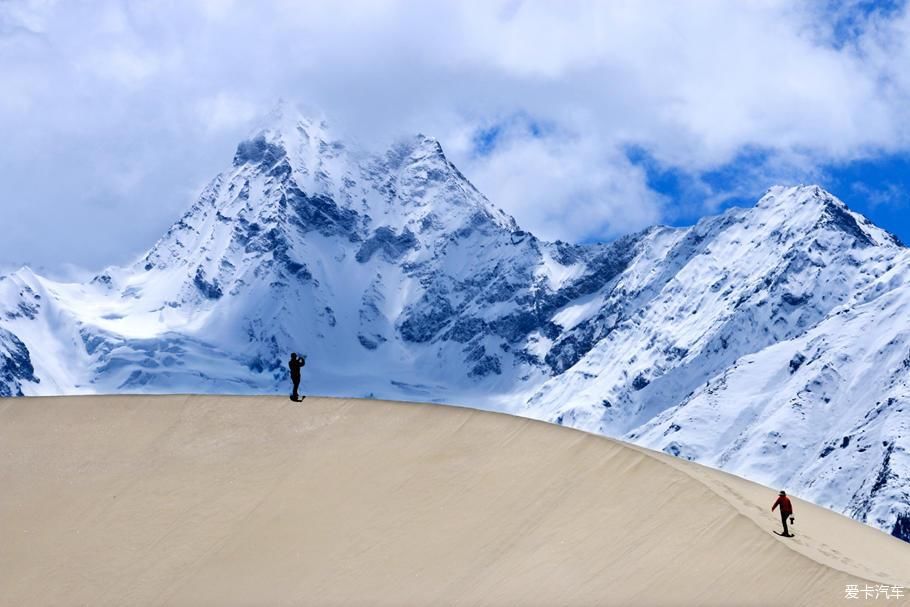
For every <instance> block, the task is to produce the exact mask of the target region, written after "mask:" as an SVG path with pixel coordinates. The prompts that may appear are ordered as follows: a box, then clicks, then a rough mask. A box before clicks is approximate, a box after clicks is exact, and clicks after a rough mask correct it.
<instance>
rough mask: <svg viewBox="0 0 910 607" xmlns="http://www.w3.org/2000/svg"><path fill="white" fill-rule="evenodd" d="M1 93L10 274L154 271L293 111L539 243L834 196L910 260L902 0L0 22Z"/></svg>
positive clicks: (204, 13) (908, 49)
mask: <svg viewBox="0 0 910 607" xmlns="http://www.w3.org/2000/svg"><path fill="white" fill-rule="evenodd" d="M0 90H2V91H3V92H4V93H3V95H0V133H3V136H4V145H2V146H0V179H2V183H3V186H4V189H3V194H2V195H0V216H2V218H3V224H4V227H5V228H6V229H5V230H4V238H2V239H0V269H3V268H7V269H8V268H9V267H13V266H16V265H19V264H23V263H28V264H30V265H33V266H35V267H38V268H42V269H45V270H47V271H49V272H51V273H55V274H57V275H72V276H78V275H80V274H81V273H83V271H84V270H97V269H99V268H101V267H104V266H106V265H109V264H120V263H126V262H128V261H130V260H131V259H132V258H133V257H135V256H138V255H140V254H141V253H142V251H143V250H144V249H145V248H147V247H148V246H150V245H151V244H152V243H153V242H154V241H155V240H156V239H157V238H158V237H159V236H160V235H161V234H162V233H163V232H164V231H165V230H166V229H167V227H168V225H169V224H170V223H172V222H173V221H174V220H175V219H176V218H177V217H178V216H179V215H180V213H181V212H182V211H183V210H184V209H185V208H187V207H188V206H189V205H190V204H191V203H192V201H193V198H194V196H195V195H196V193H198V192H199V190H200V189H201V188H202V187H203V185H204V184H205V183H206V182H207V181H208V180H209V179H211V178H212V177H213V176H214V175H215V174H217V173H218V172H220V171H222V170H224V169H225V168H227V167H228V166H229V165H230V159H231V156H232V154H233V150H234V147H235V146H236V144H237V142H238V141H239V140H240V139H242V138H243V137H245V136H246V135H247V134H248V133H249V132H250V130H251V129H254V128H255V127H256V124H257V121H258V120H259V117H261V116H263V115H264V114H266V113H267V112H268V110H269V109H270V108H271V107H272V106H273V104H274V103H275V101H276V100H277V99H278V98H280V97H283V98H285V99H288V100H293V101H296V102H299V103H301V104H303V105H304V106H305V107H307V108H309V111H310V112H311V113H315V114H321V115H322V116H324V117H325V118H326V119H327V120H328V122H329V123H330V125H331V128H332V130H333V131H334V132H335V133H336V134H337V135H338V136H339V137H342V138H347V137H351V138H354V139H356V140H357V141H359V142H360V143H361V144H363V145H366V146H368V147H373V148H375V149H382V148H383V147H384V146H387V145H388V144H389V143H390V142H391V141H393V140H394V139H395V138H396V137H400V136H404V135H407V134H411V133H416V132H422V133H425V134H428V135H432V136H435V137H436V138H438V139H439V140H440V142H441V143H442V145H443V148H444V149H445V151H446V153H447V154H448V156H449V157H450V158H451V159H452V160H453V162H455V163H456V164H457V165H458V166H459V168H460V169H461V170H462V172H464V173H465V174H466V175H467V176H468V177H469V178H470V179H471V180H472V181H473V182H474V183H475V184H476V185H477V186H478V188H479V189H480V190H481V191H483V192H484V193H485V194H487V196H488V197H489V198H490V199H491V200H492V201H493V202H494V203H496V204H498V205H499V206H501V207H502V208H504V209H505V210H506V211H507V212H509V213H511V214H512V215H513V216H515V218H516V219H517V220H518V221H519V223H520V224H521V225H522V226H523V227H525V228H526V229H529V230H531V231H533V232H535V233H537V234H538V235H540V236H541V237H544V238H549V239H556V238H560V239H562V240H567V241H592V240H608V239H611V238H615V237H616V236H618V235H621V234H624V233H628V232H630V231H633V230H638V229H642V228H644V227H646V226H648V225H651V224H654V223H666V224H673V225H685V224H689V223H692V222H694V221H697V219H698V218H699V217H702V216H704V215H706V214H711V213H716V212H718V211H720V210H722V209H723V208H726V207H727V206H730V205H732V204H737V205H748V204H752V203H754V201H755V200H756V199H757V198H758V197H759V196H760V195H761V194H762V192H764V191H765V190H766V189H767V188H768V187H769V186H771V185H773V184H777V183H784V184H787V183H818V184H821V185H822V186H823V187H825V188H827V189H829V190H830V191H832V192H833V193H834V194H836V195H837V196H839V197H841V198H842V199H843V200H844V201H846V202H847V203H848V204H849V205H850V206H851V207H853V208H854V209H856V210H858V211H860V212H862V213H864V214H866V215H867V216H869V217H870V218H871V219H872V220H873V221H875V222H876V223H878V224H879V225H881V226H883V227H885V228H886V229H889V230H891V231H893V232H895V233H896V234H897V235H898V236H900V237H901V238H902V239H903V240H904V241H906V242H910V220H908V219H907V217H908V213H907V210H908V208H907V207H908V204H910V202H908V197H907V194H906V192H907V191H908V190H907V185H908V183H907V182H908V180H910V177H908V174H910V173H908V170H907V169H908V168H910V156H908V154H910V110H908V108H910V13H908V7H907V3H906V2H898V1H892V0H889V1H880V2H872V1H869V0H807V1H806V2H798V3H794V2H792V1H790V0H786V1H785V0H762V1H757V0H756V1H752V0H743V1H742V2H726V1H722V0H678V1H673V2H669V1H666V0H635V1H631V0H629V1H623V0H617V1H615V2H599V1H594V0H588V1H582V0H567V1H566V2H558V3H557V2H549V1H544V0H540V1H530V0H485V1H480V0H464V1H463V2H442V1H439V2H434V1H418V0H386V1H383V2H374V1H372V0H347V2H346V3H345V10H343V11H341V10H337V8H336V7H334V6H333V5H331V4H330V3H326V2H317V1H315V0H314V1H292V0H263V1H262V2H256V3H253V2H246V1H241V0H185V1H178V0H162V1H160V2H143V1H139V0H132V1H130V0H95V1H93V2H90V3H89V2H63V1H57V0H0ZM8 226H12V228H9V227H8Z"/></svg>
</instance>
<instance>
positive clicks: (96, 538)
mask: <svg viewBox="0 0 910 607" xmlns="http://www.w3.org/2000/svg"><path fill="white" fill-rule="evenodd" d="M0 455H2V458H0V604H2V605H16V606H20V605H92V606H94V605H117V606H120V605H219V606H224V605H395V606H403V605H509V606H520V605H642V606H647V605H731V606H732V605H836V604H853V603H855V602H856V601H848V600H846V599H845V587H846V585H847V584H854V585H858V586H859V587H860V588H864V586H865V585H866V584H870V585H877V584H887V585H903V586H906V587H910V545H908V544H905V543H903V542H900V541H898V540H896V539H894V538H892V537H890V536H888V535H886V534H884V533H882V532H880V531H877V530H875V529H872V528H870V527H867V526H865V525H861V524H859V523H856V522H854V521H851V520H849V519H848V518H846V517H843V516H839V515H837V514H834V513H832V512H829V511H826V510H823V509H821V508H818V507H815V506H811V505H809V504H806V503H804V502H801V501H799V500H795V503H794V506H795V509H796V516H797V522H796V527H795V530H796V532H797V534H798V535H797V537H796V538H793V539H785V538H781V537H778V536H776V535H774V534H773V533H772V530H774V529H777V528H778V526H779V524H780V522H779V517H778V516H777V515H776V514H772V513H771V512H770V511H769V508H770V505H771V503H772V502H773V500H774V499H775V497H776V490H772V489H768V488H765V487H761V486H759V485H755V484H753V483H750V482H748V481H745V480H742V479H739V478H737V477H733V476H730V475H727V474H723V473H720V472H716V471H713V470H709V469H707V468H703V467H701V466H697V465H694V464H691V463H688V462H683V461H680V460H676V459H673V458H670V457H667V456H664V455H662V454H657V453H653V452H650V451H646V450H642V449H639V448H636V447H632V446H629V445H625V444H623V443H619V442H616V441H612V440H609V439H605V438H602V437H598V436H594V435H590V434H585V433H582V432H577V431H574V430H569V429H565V428H560V427H557V426H552V425H548V424H544V423H540V422H535V421H530V420H526V419H522V418H517V417H510V416H506V415H498V414H493V413H485V412H480V411H475V410H471V409H461V408H457V407H445V406H439V405H413V404H403V403H389V402H382V401H361V400H338V399H325V398H308V399H306V401H304V402H303V403H300V404H295V403H292V402H290V401H289V400H288V399H286V398H279V397H261V398H246V397H218V396H159V397H155V396H148V397H146V396H116V397H61V398H25V399H5V400H0ZM859 603H862V604H883V605H884V604H888V605H897V604H908V603H907V600H906V599H904V600H903V601H901V600H896V599H891V600H885V599H884V598H880V599H879V600H877V601H869V600H864V599H862V598H861V599H860V600H859Z"/></svg>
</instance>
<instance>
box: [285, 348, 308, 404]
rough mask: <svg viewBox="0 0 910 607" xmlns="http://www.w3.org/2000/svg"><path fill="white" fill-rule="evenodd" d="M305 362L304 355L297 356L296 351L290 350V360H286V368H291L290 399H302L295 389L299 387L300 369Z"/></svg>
mask: <svg viewBox="0 0 910 607" xmlns="http://www.w3.org/2000/svg"><path fill="white" fill-rule="evenodd" d="M305 364H306V357H299V358H298V356H297V353H296V352H291V360H289V361H288V369H290V370H291V381H292V382H293V383H294V391H293V392H291V400H292V401H294V402H298V403H299V402H300V401H302V400H303V399H302V398H300V395H299V394H298V393H297V391H298V390H299V389H300V369H302V368H303V366H304V365H305Z"/></svg>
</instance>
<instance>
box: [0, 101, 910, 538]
mask: <svg viewBox="0 0 910 607" xmlns="http://www.w3.org/2000/svg"><path fill="white" fill-rule="evenodd" d="M908 261H910V253H908V251H907V249H905V248H904V247H903V246H902V245H901V244H900V243H899V242H898V241H897V240H896V239H895V238H894V237H893V236H891V235H890V234H888V233H887V232H885V231H883V230H881V229H879V228H877V227H875V226H874V225H872V224H870V223H869V222H868V221H867V220H866V219H865V218H863V217H862V216H860V215H858V214H856V213H853V212H852V211H850V210H849V209H848V208H847V207H846V206H845V205H844V204H843V203H842V202H840V201H839V200H837V199H836V198H834V197H833V196H831V195H830V194H828V193H827V192H825V191H823V190H821V189H820V188H817V187H814V186H810V187H795V188H783V187H777V188H773V189H771V190H770V191H769V192H768V193H767V194H766V195H765V196H764V197H763V198H762V199H761V201H759V202H758V204H757V205H756V206H755V207H752V208H748V209H731V210H729V211H727V212H726V213H724V214H722V215H720V216H717V217H711V218H707V219H705V220H703V221H701V222H699V224H698V225H696V226H693V227H691V228H666V227H655V228H652V229H649V230H646V231H645V232H642V233H640V234H636V235H632V236H628V237H625V238H621V239H619V240H617V241H615V242H613V243H610V244H600V245H585V246H577V245H571V244H566V243H562V242H555V243H548V242H543V241H540V240H539V239H537V238H535V237H534V236H533V235H532V234H529V233H527V232H525V231H523V230H521V229H520V228H519V227H518V225H517V224H516V223H515V221H514V220H513V219H512V218H511V217H509V216H507V215H505V214H504V213H503V212H502V211H500V210H498V209H497V208H496V207H494V206H493V205H492V204H491V203H490V202H489V201H488V200H487V199H486V198H485V197H484V196H483V195H482V194H481V193H480V192H478V191H477V190H476V189H475V188H474V187H473V186H472V185H471V184H470V182H469V181H468V180H467V179H466V178H465V177H464V176H463V175H462V174H461V173H460V172H459V171H458V169H457V168H456V167H455V166H454V165H453V164H452V163H451V162H449V160H448V159H447V158H446V156H445V154H444V152H443V150H442V148H441V147H440V145H439V143H438V142H437V141H435V140H434V139H431V138H428V137H425V136H422V135H418V136H415V137H412V138H409V139H406V140H403V141H398V142H396V143H394V144H393V145H391V146H390V147H389V148H388V149H387V150H386V151H385V152H383V153H380V154H372V153H366V152H364V151H362V150H359V149H357V148H356V147H355V146H351V145H350V144H347V143H345V142H342V141H339V140H337V138H336V137H334V136H333V134H332V133H331V131H330V129H329V128H328V127H327V125H326V124H325V123H324V122H322V121H318V120H311V119H307V118H305V117H301V116H299V115H298V114H296V113H294V112H290V111H287V110H286V109H285V110H282V111H278V112H276V113H275V114H274V115H273V116H271V117H270V119H269V121H268V123H267V125H266V127H265V128H263V129H261V130H260V131H258V132H256V133H254V134H253V135H252V136H251V137H250V138H249V139H247V140H245V141H243V142H241V143H240V145H239V146H238V147H237V150H236V153H235V155H234V158H233V163H232V166H231V167H230V168H228V169H227V170H226V171H225V172H223V173H222V174H220V175H219V176H217V177H216V178H215V179H214V180H212V182H211V183H210V184H209V185H208V187H206V189H205V190H204V191H203V192H202V194H201V195H200V197H199V199H198V200H197V201H196V202H195V204H194V205H193V206H192V207H191V208H190V209H189V210H188V211H187V213H186V214H185V215H184V216H183V217H182V218H180V219H179V220H178V221H177V222H176V223H175V224H174V225H173V226H172V227H171V228H170V230H168V232H167V233H166V234H165V235H164V236H163V237H162V239H161V240H159V241H158V242H157V243H156V244H155V245H154V246H153V247H152V248H151V249H150V250H149V251H148V252H147V253H146V254H145V255H143V256H142V257H141V258H140V259H138V260H137V261H136V262H135V263H133V264H131V265H129V266H126V267H112V268H108V269H106V270H105V271H103V272H101V273H99V274H98V275H97V276H96V277H95V278H94V279H93V280H91V281H90V282H88V283H86V284H63V283H58V282H54V281H50V280H47V279H45V278H42V277H40V276H37V275H35V274H34V273H33V272H31V271H30V270H28V269H27V268H24V269H22V270H19V271H18V272H15V273H13V274H10V275H8V276H5V277H2V278H0V395H17V394H54V393H80V392H124V391H134V392H181V391H196V392H198V391H203V392H240V393H243V392H247V393H248V392H282V391H284V390H285V388H286V386H285V383H286V381H287V375H286V367H285V361H286V359H287V354H288V352H290V351H292V350H296V351H298V352H303V353H305V354H307V367H306V369H305V376H304V384H305V387H306V390H307V391H310V392H316V393H325V394H346V395H353V396H365V395H375V396H381V397H389V398H406V399H412V400H442V401H448V402H466V403H472V404H480V405H483V406H487V407H490V408H497V409H501V410H506V411H510V412H513V413H518V414H522V415H528V416H533V417H538V418H542V419H546V420H550V421H554V422H557V423H561V424H566V425H571V426H575V427H578V428H582V429H585V430H590V431H594V432H600V433H604V434H609V435H613V436H625V437H627V438H630V439H632V440H634V441H636V442H639V443H640V444H643V445H646V446H650V447H654V448H658V449H663V450H665V451H667V452H669V453H673V454H676V455H679V456H681V457H687V458H691V459H695V460H697V461H701V462H704V463H708V464H711V465H715V466H718V467H721V468H724V469H727V470H730V471H733V472H737V473H740V474H742V475H744V476H746V477H749V478H753V479H756V480H760V481H762V482H765V483H768V484H771V485H775V486H776V485H780V486H782V487H786V488H787V489H788V490H790V491H791V492H793V493H795V494H798V495H803V496H806V497H809V498H811V499H814V500H816V501H818V502H819V503H822V504H823V505H826V506H830V507H832V508H834V509H835V510H839V511H842V512H848V513H850V514H851V515H853V516H855V517H857V518H859V519H861V520H866V521H868V522H870V523H872V524H874V525H876V526H879V527H880V528H882V529H885V530H887V531H889V532H893V533H894V534H895V535H896V536H898V537H903V538H904V539H910V505H908V504H910V500H908V497H910V463H908V461H907V446H908V443H910V436H908V427H907V426H908V419H910V417H908V413H907V412H906V404H907V402H908V393H907V380H906V377H905V375H906V373H907V372H908V368H910V363H908V362H907V361H908V360H910V358H908V357H910V350H908V341H910V339H905V338H907V336H908V333H907V328H906V326H905V319H906V318H907V316H906V304H905V302H908V301H910V287H907V286H905V284H906V277H907V272H908V271H910V266H908Z"/></svg>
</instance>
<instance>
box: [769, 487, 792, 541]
mask: <svg viewBox="0 0 910 607" xmlns="http://www.w3.org/2000/svg"><path fill="white" fill-rule="evenodd" d="M778 506H780V523H781V525H783V526H784V532H783V533H782V534H781V535H783V536H784V537H793V536H792V535H791V534H790V529H788V528H787V518H788V517H792V516H793V504H791V503H790V498H789V497H787V492H786V491H781V492H780V494H779V495H778V497H777V501H776V502H774V505H773V506H771V512H774V509H775V508H777V507H778Z"/></svg>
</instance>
